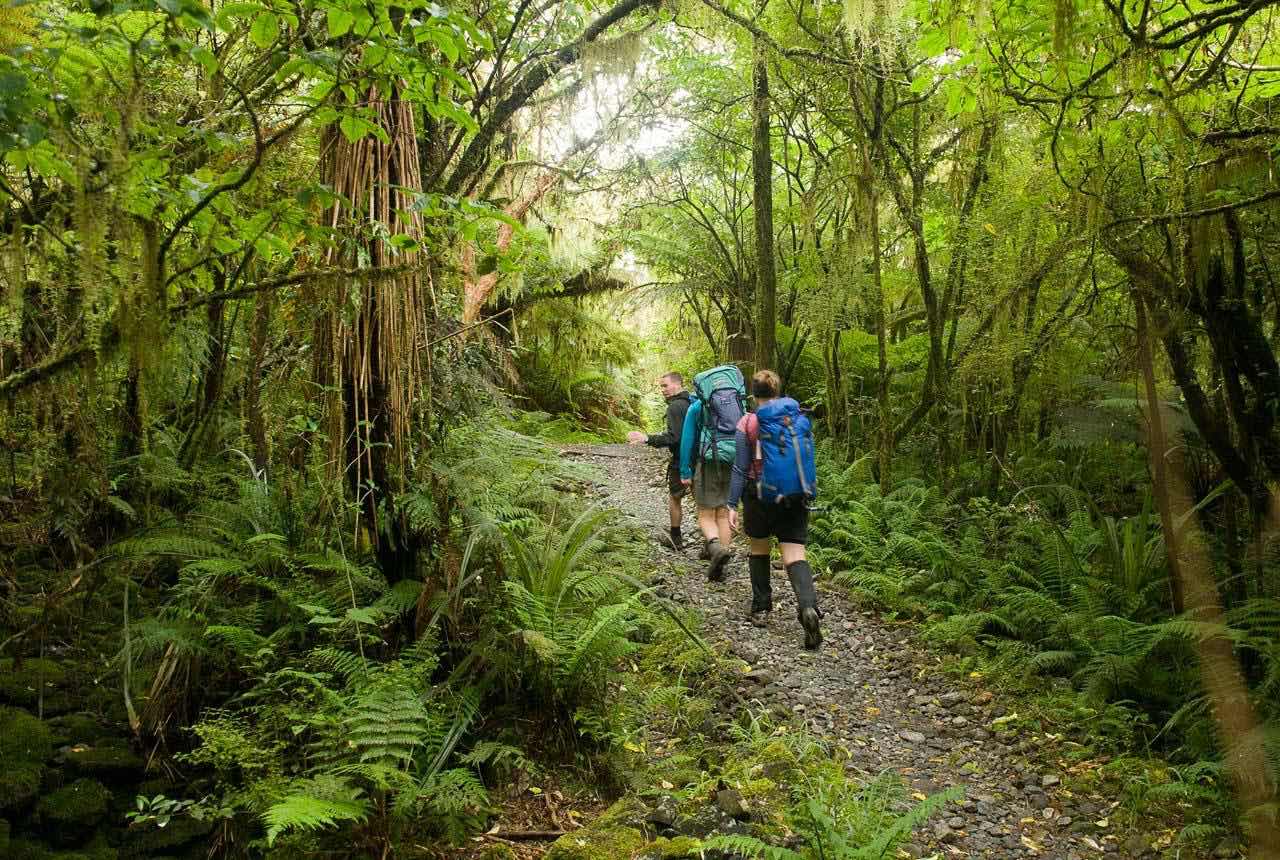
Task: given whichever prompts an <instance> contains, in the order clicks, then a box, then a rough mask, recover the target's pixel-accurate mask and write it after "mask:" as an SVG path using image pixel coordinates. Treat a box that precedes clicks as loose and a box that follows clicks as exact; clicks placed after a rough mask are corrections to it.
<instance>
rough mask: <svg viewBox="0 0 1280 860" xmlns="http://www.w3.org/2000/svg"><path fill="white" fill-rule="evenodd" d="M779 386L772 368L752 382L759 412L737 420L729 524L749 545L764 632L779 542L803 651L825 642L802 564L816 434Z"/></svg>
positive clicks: (754, 604) (755, 615)
mask: <svg viewBox="0 0 1280 860" xmlns="http://www.w3.org/2000/svg"><path fill="white" fill-rule="evenodd" d="M781 388H782V383H781V381H780V380H779V379H778V374H776V373H774V372H773V371H772V370H762V371H760V372H759V373H757V374H756V375H755V376H753V377H751V394H752V396H753V397H754V398H755V399H756V411H755V412H754V413H751V414H748V415H744V416H743V417H742V420H740V421H739V422H738V428H737V435H736V441H737V447H736V451H737V455H736V457H735V459H734V464H733V481H732V484H731V486H730V487H729V500H728V504H729V522H730V524H731V525H732V526H733V528H735V529H736V528H737V527H738V502H739V500H741V501H742V502H743V513H742V530H743V531H744V532H746V534H747V537H748V538H750V540H751V550H750V555H749V556H748V557H747V569H748V570H749V571H750V572H751V623H752V624H754V625H755V626H756V627H766V626H768V623H769V613H770V612H772V611H773V585H772V583H771V582H770V574H769V551H770V549H771V546H770V539H771V538H777V539H778V548H779V550H780V551H781V553H782V563H783V564H784V565H785V566H786V568H787V577H788V578H789V579H790V580H791V588H792V590H794V591H795V595H796V614H797V616H798V617H799V620H800V626H801V627H803V628H804V647H805V648H808V649H810V650H812V649H815V648H817V647H818V646H819V645H821V644H822V630H821V628H820V626H819V620H820V618H821V613H820V612H819V611H818V592H817V591H816V590H815V589H814V587H813V571H812V570H811V569H810V568H809V562H808V560H807V559H806V558H805V549H804V548H805V543H806V542H807V540H808V535H809V501H810V500H811V499H812V498H813V497H814V495H815V494H816V493H817V479H816V475H815V472H814V460H813V430H812V426H811V425H810V423H809V419H808V418H807V417H805V415H804V414H802V413H801V412H800V404H798V403H796V401H794V400H792V399H791V398H790V397H781V396H779V395H780V394H781Z"/></svg>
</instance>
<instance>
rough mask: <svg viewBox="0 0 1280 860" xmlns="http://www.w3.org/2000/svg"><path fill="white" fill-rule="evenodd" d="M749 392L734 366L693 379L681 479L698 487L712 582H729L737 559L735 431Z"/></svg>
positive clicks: (705, 554)
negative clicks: (732, 500)
mask: <svg viewBox="0 0 1280 860" xmlns="http://www.w3.org/2000/svg"><path fill="white" fill-rule="evenodd" d="M746 405H747V389H746V385H745V383H744V382H743V379H742V371H740V370H738V368H736V367H734V366H733V365H732V364H725V365H721V366H720V367H713V368H711V369H710V370H704V371H703V372H702V373H699V374H698V375H697V376H695V377H694V378H693V402H692V403H691V404H689V411H688V412H687V413H685V416H684V432H683V433H682V434H681V436H680V477H681V479H682V480H683V481H684V482H685V484H686V485H689V486H692V487H693V501H694V503H695V504H696V505H697V507H698V528H700V529H701V530H702V536H703V538H704V540H705V543H704V545H703V557H704V558H705V559H707V560H708V561H709V562H710V566H709V567H708V568H707V578H708V579H710V580H711V581H712V582H720V581H722V580H723V579H724V575H725V569H726V568H727V567H728V565H729V560H730V559H731V558H732V557H733V552H732V550H730V549H729V541H730V540H731V539H732V537H733V530H732V529H731V528H730V526H729V509H728V507H726V505H727V504H728V501H729V482H730V479H731V477H732V472H733V459H734V453H735V451H736V448H735V447H734V445H735V442H734V439H735V428H736V427H737V424H738V420H739V419H740V418H741V417H742V416H743V414H745V412H746Z"/></svg>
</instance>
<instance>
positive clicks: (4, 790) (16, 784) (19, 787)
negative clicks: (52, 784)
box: [0, 763, 44, 809]
mask: <svg viewBox="0 0 1280 860" xmlns="http://www.w3.org/2000/svg"><path fill="white" fill-rule="evenodd" d="M43 776H44V765H41V764H31V763H24V764H20V765H10V766H6V769H5V770H4V771H3V772H0V809H12V808H14V807H19V806H22V805H23V804H25V803H27V802H28V801H30V800H31V799H32V798H34V797H35V796H36V795H37V794H39V793H40V780H41V779H42V778H43Z"/></svg>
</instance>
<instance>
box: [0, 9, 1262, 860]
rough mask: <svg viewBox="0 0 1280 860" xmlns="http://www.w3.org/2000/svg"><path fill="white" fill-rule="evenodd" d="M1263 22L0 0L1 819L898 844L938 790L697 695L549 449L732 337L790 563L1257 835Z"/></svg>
mask: <svg viewBox="0 0 1280 860" xmlns="http://www.w3.org/2000/svg"><path fill="white" fill-rule="evenodd" d="M1278 16H1280V2H1277V0H1099V2H1084V0H843V3H839V2H823V0H494V2H489V0H484V1H483V2H481V0H461V2H458V3H453V2H450V0H396V2H389V0H4V2H3V3H2V4H0V401H2V404H0V855H3V856H6V857H14V858H55V857H56V858H67V860H70V858H94V860H107V858H117V857H118V858H134V857H161V856H172V857H278V858H288V857H314V856H322V855H323V856H351V857H369V856H377V857H449V856H459V857H462V856H477V857H479V856H484V857H490V858H502V857H513V856H516V855H517V854H519V856H522V857H527V856H537V855H540V854H541V853H542V852H543V851H549V853H548V856H549V857H553V858H557V857H558V858H561V860H571V859H572V858H575V857H579V856H582V857H595V858H601V860H612V858H623V857H628V858H629V857H633V856H653V857H659V856H660V857H700V856H706V857H712V856H719V857H727V856H734V857H736V856H770V857H808V858H818V857H822V858H830V857H859V858H862V857H893V856H898V855H896V854H895V852H896V851H898V850H899V849H900V848H901V847H902V846H903V845H904V844H906V841H907V840H908V838H909V837H910V833H911V829H912V827H915V826H918V825H919V824H920V823H921V822H922V821H923V820H924V819H925V818H926V817H927V816H928V815H929V814H931V813H934V812H936V811H937V810H938V808H940V805H941V804H944V803H945V802H947V801H948V800H950V799H952V798H951V796H950V795H946V796H942V795H939V796H936V797H932V798H928V799H924V795H920V797H919V798H917V799H916V800H924V803H923V805H919V806H915V807H913V808H910V809H908V807H910V806H911V804H913V803H915V801H910V800H909V798H907V797H906V796H905V795H901V794H900V793H899V794H894V792H898V791H899V788H895V787H894V786H893V785H891V784H890V783H891V782H892V780H891V779H888V780H887V781H884V782H870V783H860V782H857V781H856V780H854V778H853V777H851V776H849V775H848V774H847V773H846V771H845V770H843V769H842V768H841V767H839V766H838V765H834V764H832V760H831V758H830V756H829V755H828V753H827V752H825V751H822V749H819V747H815V746H813V745H812V743H811V740H812V739H809V740H806V738H805V736H804V734H803V732H800V731H798V730H786V727H785V725H781V724H775V723H773V722H769V720H773V719H777V715H774V716H772V717H770V716H767V715H764V716H762V715H758V714H757V715H752V714H751V713H750V712H749V711H741V710H739V711H735V710H733V709H732V708H729V707H727V706H722V704H721V702H722V700H724V699H725V698H726V690H727V689H728V690H729V692H732V690H731V685H732V683H733V681H732V678H727V677H726V672H729V671H730V670H726V668H725V666H724V654H723V652H722V650H721V649H719V648H717V647H716V644H715V643H714V642H710V641H709V637H704V636H703V635H702V634H701V633H700V629H701V628H700V623H701V622H700V616H699V607H698V606H694V605H677V603H675V602H672V601H669V600H666V599H665V598H664V596H663V595H662V594H661V593H660V592H659V591H657V590H655V588H654V587H652V585H651V576H652V575H653V573H654V564H653V563H652V561H651V556H650V555H649V551H650V547H651V545H652V543H653V540H652V536H651V535H649V534H648V532H647V531H646V528H647V527H648V526H652V527H653V528H660V529H665V526H666V524H665V523H662V522H654V523H640V524H637V523H636V522H635V521H634V519H626V518H621V517H619V516H617V515H615V514H613V513H610V511H608V510H607V509H605V508H604V507H602V506H601V505H600V504H599V502H598V500H597V498H596V495H595V492H594V488H598V485H599V482H600V481H601V480H602V479H601V476H600V473H599V472H598V470H594V469H593V468H592V467H591V466H590V465H589V464H587V463H581V462H578V461H577V460H576V459H575V458H574V457H573V456H570V455H568V454H566V453H565V446H567V445H573V446H575V449H576V450H605V449H603V448H591V447H588V448H583V446H601V445H604V444H605V443H618V442H622V441H623V439H624V437H625V433H626V431H627V430H628V429H630V428H634V427H644V428H646V429H648V430H650V431H657V430H658V429H659V427H660V416H661V413H662V403H661V400H660V398H659V397H658V395H657V391H656V387H655V381H656V380H657V378H658V376H659V375H660V374H661V373H662V372H665V371H668V370H676V371H680V372H683V373H684V374H685V375H686V377H691V376H692V374H693V373H694V372H696V371H698V370H701V369H703V368H706V367H710V366H712V365H714V364H718V363H722V362H725V361H731V362H735V363H737V364H739V366H741V367H743V368H744V369H747V370H750V369H754V368H766V367H769V368H774V369H776V370H777V371H778V372H779V374H780V375H781V377H782V379H783V382H784V388H785V390H786V391H787V392H788V393H790V394H791V395H793V396H794V397H796V398H797V399H798V400H800V401H801V402H802V403H803V404H804V405H805V406H806V407H807V408H808V409H809V410H810V411H811V414H812V416H813V419H814V423H815V427H816V432H817V434H818V437H819V440H820V443H819V473H820V481H819V486H820V496H819V503H820V504H819V507H818V509H817V510H816V511H815V512H814V514H813V520H812V545H811V558H812V560H813V563H814V568H815V570H817V571H818V572H819V574H820V580H821V583H822V584H823V585H822V587H823V589H824V591H825V592H827V593H836V592H839V593H841V594H844V595H848V596H849V597H850V598H851V599H853V600H855V601H857V603H858V605H860V606H863V607H866V608H867V609H868V610H874V612H875V613H878V614H879V615H880V617H883V618H887V619H889V620H890V621H891V622H893V623H895V624H897V623H902V624H903V625H904V629H910V630H911V631H913V634H912V635H914V636H916V637H917V638H918V641H920V642H922V643H924V644H925V645H926V646H927V647H928V648H931V649H933V650H934V651H936V652H937V654H938V655H939V658H940V659H941V660H943V662H944V664H945V665H946V666H947V667H948V669H947V671H949V672H952V673H954V675H955V677H956V678H957V679H958V680H957V683H961V682H964V683H968V682H969V681H972V680H974V679H980V680H981V681H982V682H983V683H988V684H990V685H991V687H992V688H994V689H996V690H998V691H999V692H1000V695H1002V696H1007V697H1009V699H1008V701H1010V702H1011V703H1013V704H1010V706H1009V708H1008V714H1007V715H1006V716H1004V717H1001V718H1000V725H999V726H998V728H999V729H1000V730H1001V731H1002V732H1004V733H1005V734H1006V735H1010V736H1012V737H1014V738H1016V737H1018V735H1019V733H1027V734H1026V736H1027V737H1030V736H1031V733H1032V732H1037V733H1049V735H1050V736H1052V737H1053V738H1064V739H1065V740H1064V741H1063V743H1064V744H1065V746H1064V747H1063V749H1064V750H1069V752H1064V753H1062V755H1064V756H1065V757H1066V758H1067V759H1069V763H1071V764H1075V765H1079V766H1080V769H1081V770H1082V771H1092V770H1094V769H1097V770H1098V771H1099V773H1100V774H1101V776H1100V777H1099V778H1102V779H1104V780H1105V781H1106V782H1105V784H1106V785H1107V786H1109V787H1110V788H1109V789H1108V790H1109V791H1111V792H1112V793H1113V794H1114V796H1115V798H1116V799H1117V800H1120V801H1122V803H1121V805H1120V808H1119V809H1118V811H1116V812H1115V813H1113V817H1114V818H1115V820H1116V821H1117V822H1119V821H1120V820H1121V819H1122V818H1123V819H1125V820H1126V821H1128V822H1130V823H1132V824H1134V825H1135V826H1137V825H1139V824H1144V823H1145V824H1147V825H1150V824H1151V822H1160V827H1164V828H1166V829H1167V831H1168V833H1169V834H1170V836H1169V837H1168V838H1165V839H1164V840H1163V841H1160V840H1157V841H1155V842H1148V843H1147V845H1148V846H1149V847H1150V848H1152V849H1154V850H1159V851H1163V852H1166V853H1167V854H1168V856H1180V857H1188V856H1209V855H1210V854H1213V853H1216V854H1217V856H1237V855H1238V854H1241V853H1244V854H1247V855H1248V856H1253V857H1259V858H1261V857H1266V858H1275V857H1277V856H1280V801H1278V800H1277V795H1276V784H1277V780H1278V779H1280V553H1278V550H1280V546H1277V538H1278V537H1280V535H1278V534H1277V524H1278V523H1280V507H1277V498H1276V495H1275V494H1276V488H1277V481H1280V360H1278V356H1280V287H1278V286H1277V279H1280V180H1278V179H1277V158H1278V157H1280V18H1278ZM654 463H655V465H654V469H653V474H652V475H648V474H637V475H636V476H635V481H636V484H637V486H638V487H640V491H641V492H649V493H654V494H661V493H662V492H663V490H662V489H660V485H658V484H657V483H656V481H657V478H658V475H659V470H660V468H661V464H660V463H658V461H657V460H655V461H654ZM651 480H652V481H653V482H654V484H653V486H650V485H649V484H650V482H651ZM819 659H822V658H821V657H819ZM730 674H731V673H730ZM728 699H729V701H730V702H732V697H731V696H729V697H728ZM1018 703H1021V704H1018ZM735 707H736V706H735ZM1019 714H1021V716H1019ZM762 721H764V722H762ZM783 722H785V721H783ZM656 732H664V733H666V735H669V736H671V737H676V738H678V739H680V742H681V748H680V750H677V749H676V747H675V744H674V742H672V745H671V747H670V749H666V748H665V747H664V748H663V749H664V751H663V752H662V753H661V754H659V752H658V747H657V745H656V743H655V740H654V739H655V737H656V736H657V735H656V734H655V733H656ZM1043 736H1044V735H1042V734H1041V735H1037V737H1043ZM730 750H733V752H730ZM815 750H816V751H815ZM757 761H758V762H764V764H762V765H760V766H757V767H756V768H755V769H754V770H752V769H751V767H750V765H749V763H751V762H757ZM743 762H747V763H748V764H743ZM739 766H741V773H739V771H737V770H734V768H737V767H739ZM760 767H763V768H764V770H763V772H764V773H765V774H766V775H768V778H767V779H766V778H764V777H761V776H760V772H761V771H760ZM731 774H738V776H731ZM780 774H781V775H780ZM786 774H790V776H789V777H788V776H786ZM739 777H741V780H742V782H741V785H742V786H745V787H744V788H742V789H741V790H742V791H743V792H745V793H746V794H747V795H748V797H753V796H755V795H752V792H753V791H755V792H757V793H758V794H759V795H760V796H761V797H765V796H768V797H770V798H772V800H771V801H770V802H771V803H773V804H774V805H773V807H772V809H773V812H772V817H771V818H769V822H770V824H769V826H761V827H757V828H755V829H753V830H752V831H751V832H750V833H749V834H739V835H733V834H730V835H721V836H719V837H715V838H712V839H711V840H710V841H707V842H699V841H698V840H697V839H694V838H687V837H681V838H680V839H659V840H658V841H657V842H652V841H650V840H647V839H639V841H636V840H637V839H638V834H639V831H637V830H635V829H633V828H621V829H619V830H618V833H621V834H623V836H620V837H619V839H618V840H617V841H616V842H615V843H612V844H610V845H609V846H608V847H603V846H604V843H603V842H593V843H590V845H591V847H590V848H589V850H584V848H583V845H584V843H583V841H582V840H578V841H577V842H574V841H573V840H571V839H569V838H568V836H566V837H565V838H563V839H560V840H559V841H554V842H553V841H552V840H553V839H554V838H555V836H556V835H558V834H559V833H561V832H571V831H574V830H575V829H578V828H581V827H583V825H588V826H591V825H593V822H594V826H599V825H600V823H601V822H603V824H605V825H607V824H609V823H610V822H612V821H614V820H615V819H616V818H617V817H618V816H619V815H620V814H621V813H620V812H619V811H618V810H619V809H620V808H622V807H619V806H618V804H617V803H615V801H617V802H618V803H623V804H625V803H626V802H627V801H628V799H633V798H637V797H638V798H640V799H641V800H642V801H644V802H646V803H652V802H653V801H654V800H655V798H656V797H657V796H658V795H661V794H663V793H664V792H665V793H666V794H669V795H670V796H671V797H674V798H676V800H677V801H678V802H680V803H685V802H692V801H693V800H695V799H696V798H699V797H702V796H705V795H707V794H708V793H709V792H710V793H712V794H714V793H715V792H716V790H717V786H718V787H719V788H720V789H723V788H724V786H725V784H732V785H737V783H734V782H733V780H734V779H738V778H739ZM765 783H767V785H765ZM780 786H791V789H790V790H788V789H785V788H780ZM891 795H892V796H893V797H894V798H897V800H894V801H893V802H892V803H890V802H888V801H886V800H885V798H886V797H889V796H891ZM904 799H905V800H907V801H908V802H907V803H906V804H905V805H904V804H902V803H899V802H898V800H904ZM762 802H763V801H762ZM610 804H614V805H613V806H612V807H610ZM531 805H536V806H537V807H538V815H539V816H542V817H541V818H538V817H536V816H535V817H534V818H526V819H522V820H537V821H551V822H552V823H550V824H545V827H544V829H545V830H547V831H548V832H549V836H548V838H545V839H542V840H541V841H539V834H538V833H525V834H517V837H518V838H511V839H507V840H503V839H501V838H498V839H492V838H486V836H485V835H486V834H489V835H491V836H493V835H496V836H498V837H501V836H502V833H503V831H501V830H495V829H494V828H495V827H496V826H497V825H498V823H500V822H502V821H505V820H507V819H506V818H504V816H508V815H509V813H510V810H512V809H520V808H522V807H529V806H531ZM606 808H609V811H607V812H606V811H605V810H606ZM548 814H549V815H550V816H551V818H549V819H548V818H546V815H548ZM512 820H514V819H512ZM1100 826H1104V827H1105V826H1107V824H1106V822H1103V823H1102V825H1100ZM570 835H572V834H571V833H570ZM526 837H527V838H526ZM717 840H718V841H717ZM646 851H647V852H649V853H648V854H646V853H645V852H646ZM1121 854H1122V855H1123V854H1125V850H1124V849H1121ZM1008 856H1015V855H1013V854H1010V855H1008ZM1017 856H1023V855H1017ZM1026 856H1033V855H1031V854H1028V855H1026ZM1064 856H1065V855H1064ZM1073 856H1074V855H1073Z"/></svg>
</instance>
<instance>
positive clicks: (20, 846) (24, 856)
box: [4, 839, 54, 860]
mask: <svg viewBox="0 0 1280 860" xmlns="http://www.w3.org/2000/svg"><path fill="white" fill-rule="evenodd" d="M53 856H54V851H53V849H52V848H50V847H49V846H48V845H45V844H44V843H43V842H36V841H34V840H31V839H13V840H11V841H10V842H9V848H8V850H7V851H6V852H5V855H4V857H5V860H53Z"/></svg>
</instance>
